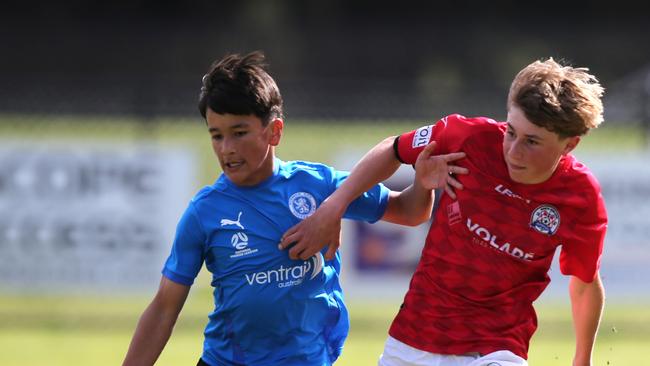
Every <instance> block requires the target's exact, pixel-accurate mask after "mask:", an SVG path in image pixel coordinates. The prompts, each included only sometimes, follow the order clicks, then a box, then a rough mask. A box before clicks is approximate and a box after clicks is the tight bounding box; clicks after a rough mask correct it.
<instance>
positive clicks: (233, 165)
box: [223, 161, 244, 170]
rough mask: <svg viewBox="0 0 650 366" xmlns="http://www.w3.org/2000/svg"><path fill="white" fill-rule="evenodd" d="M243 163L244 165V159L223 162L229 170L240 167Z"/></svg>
mask: <svg viewBox="0 0 650 366" xmlns="http://www.w3.org/2000/svg"><path fill="white" fill-rule="evenodd" d="M242 165H244V162H243V161H228V162H226V163H224V164H223V166H224V167H225V168H227V169H228V170H235V169H238V168H239V167H241V166H242Z"/></svg>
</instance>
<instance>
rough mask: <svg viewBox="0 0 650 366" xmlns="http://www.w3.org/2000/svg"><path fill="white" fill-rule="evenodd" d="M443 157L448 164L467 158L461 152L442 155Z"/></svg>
mask: <svg viewBox="0 0 650 366" xmlns="http://www.w3.org/2000/svg"><path fill="white" fill-rule="evenodd" d="M441 157H442V158H443V159H444V160H445V161H446V162H448V163H449V162H452V161H456V160H460V159H463V158H464V157H465V153H464V152H462V151H461V152H455V153H451V154H446V155H441Z"/></svg>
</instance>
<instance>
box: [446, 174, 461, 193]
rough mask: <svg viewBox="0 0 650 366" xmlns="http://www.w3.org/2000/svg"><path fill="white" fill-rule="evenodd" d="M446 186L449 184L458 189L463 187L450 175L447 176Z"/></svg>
mask: <svg viewBox="0 0 650 366" xmlns="http://www.w3.org/2000/svg"><path fill="white" fill-rule="evenodd" d="M447 186H451V187H453V188H455V189H460V190H462V189H463V184H462V183H461V182H459V181H458V180H457V179H456V178H454V177H452V176H451V175H450V176H447ZM451 187H450V188H451Z"/></svg>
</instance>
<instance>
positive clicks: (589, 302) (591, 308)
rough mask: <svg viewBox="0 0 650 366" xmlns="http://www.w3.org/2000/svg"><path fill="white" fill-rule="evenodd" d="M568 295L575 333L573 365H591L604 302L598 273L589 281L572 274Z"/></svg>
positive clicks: (603, 292) (603, 293) (603, 291)
mask: <svg viewBox="0 0 650 366" xmlns="http://www.w3.org/2000/svg"><path fill="white" fill-rule="evenodd" d="M569 295H570V297H571V310H572V313H573V327H574V329H575V335H576V352H575V356H574V358H573V366H591V355H592V352H593V348H594V343H595V341H596V332H597V331H598V325H599V324H600V317H601V314H602V312H603V305H604V303H605V290H604V289H603V284H602V282H601V280H600V275H599V274H597V275H596V278H595V279H594V280H593V281H592V282H590V283H587V282H583V281H582V280H580V279H579V278H577V277H575V276H572V277H571V279H570V280H569Z"/></svg>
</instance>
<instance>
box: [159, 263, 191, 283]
mask: <svg viewBox="0 0 650 366" xmlns="http://www.w3.org/2000/svg"><path fill="white" fill-rule="evenodd" d="M162 274H163V276H165V277H167V278H169V279H170V280H172V281H174V282H176V283H178V284H181V285H185V286H192V284H193V283H194V278H192V277H187V276H183V275H180V274H178V273H176V272H172V270H170V269H169V268H167V267H165V268H163V270H162Z"/></svg>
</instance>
